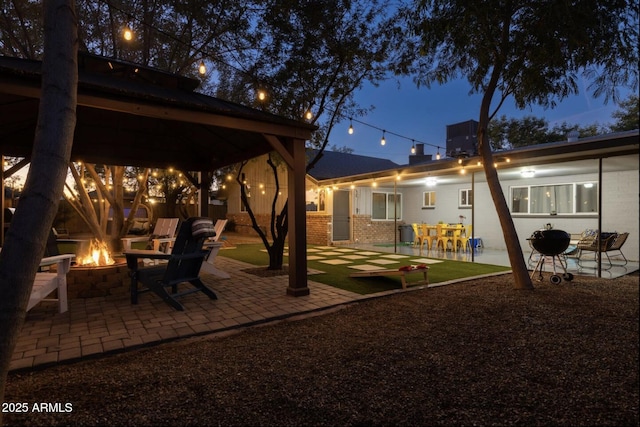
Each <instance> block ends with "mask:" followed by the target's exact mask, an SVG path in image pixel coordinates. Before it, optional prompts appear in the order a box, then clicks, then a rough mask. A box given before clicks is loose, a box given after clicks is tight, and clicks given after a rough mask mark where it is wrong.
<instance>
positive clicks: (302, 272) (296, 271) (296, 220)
mask: <svg viewBox="0 0 640 427" xmlns="http://www.w3.org/2000/svg"><path fill="white" fill-rule="evenodd" d="M287 145H288V146H289V147H287V148H288V151H289V152H290V153H291V154H292V155H293V165H292V166H290V167H288V168H287V171H288V189H289V205H288V212H287V215H288V217H289V287H288V288H287V294H288V295H293V296H296V297H298V296H303V295H309V286H308V284H307V211H306V206H305V203H306V202H305V196H306V193H305V190H306V188H305V180H306V176H307V172H306V166H307V164H306V163H307V161H306V152H305V141H304V140H301V139H293V140H290V142H289V144H287Z"/></svg>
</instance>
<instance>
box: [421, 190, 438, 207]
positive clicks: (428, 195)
mask: <svg viewBox="0 0 640 427" xmlns="http://www.w3.org/2000/svg"><path fill="white" fill-rule="evenodd" d="M435 206H436V192H435V191H425V192H424V193H422V207H423V208H434V207H435Z"/></svg>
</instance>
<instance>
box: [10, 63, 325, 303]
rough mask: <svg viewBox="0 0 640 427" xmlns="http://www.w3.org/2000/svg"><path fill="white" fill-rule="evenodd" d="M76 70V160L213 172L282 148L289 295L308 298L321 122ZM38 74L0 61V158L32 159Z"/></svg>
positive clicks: (146, 73)
mask: <svg viewBox="0 0 640 427" xmlns="http://www.w3.org/2000/svg"><path fill="white" fill-rule="evenodd" d="M78 68H79V75H78V103H77V110H76V113H77V120H76V131H75V136H74V142H73V148H72V152H71V159H72V160H82V161H84V162H89V163H100V164H109V165H123V166H147V167H158V168H168V167H174V168H176V169H179V170H183V171H199V172H208V171H213V170H215V169H218V168H220V167H222V166H226V165H230V164H233V163H236V162H239V161H242V160H246V159H250V158H253V157H257V156H259V155H262V154H266V153H268V152H271V151H274V150H275V151H277V152H278V153H279V154H280V155H281V156H282V158H283V159H284V160H285V162H286V163H287V165H288V166H289V168H288V173H289V194H288V200H289V204H288V209H289V211H288V222H289V235H288V236H289V264H290V266H291V268H290V269H289V287H288V288H287V294H289V295H294V296H302V295H308V294H309V288H308V286H307V259H306V236H305V230H306V222H305V221H306V218H305V197H304V196H305V189H304V185H305V141H306V140H308V139H310V138H311V133H312V132H313V131H314V130H315V129H316V127H315V126H312V125H310V124H308V123H304V122H299V121H295V120H289V119H286V118H283V117H279V116H275V115H272V114H268V113H265V112H263V111H260V110H256V109H253V108H248V107H244V106H242V105H238V104H234V103H231V102H227V101H224V100H221V99H218V98H213V97H210V96H206V95H203V94H199V93H196V92H194V91H193V90H194V89H195V88H196V87H197V86H198V81H197V80H193V79H190V78H185V77H180V76H176V75H172V74H168V73H164V72H160V71H158V70H153V69H150V68H145V67H141V66H139V65H136V64H131V63H126V62H121V61H115V60H110V59H108V58H102V57H97V56H93V55H88V54H80V55H79V57H78ZM41 75H42V63H41V62H39V61H29V60H24V59H17V58H8V57H0V154H2V155H9V156H16V157H25V158H28V157H29V156H30V154H31V151H32V147H33V140H34V135H35V129H36V123H37V120H38V105H39V99H40V92H41V89H40V86H41V84H40V82H41ZM3 175H4V174H3ZM201 177H202V178H201V179H202V180H207V179H208V177H207V176H206V174H202V175H201ZM202 180H201V182H200V183H199V184H200V187H201V191H200V205H201V206H200V209H201V214H202V215H206V207H207V206H206V204H207V203H208V195H207V193H208V185H206V184H207V182H206V181H202ZM0 182H2V181H1V180H0Z"/></svg>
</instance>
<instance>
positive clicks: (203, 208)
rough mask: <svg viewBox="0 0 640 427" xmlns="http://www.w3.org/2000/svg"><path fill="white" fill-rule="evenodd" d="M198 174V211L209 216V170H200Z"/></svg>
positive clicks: (201, 214)
mask: <svg viewBox="0 0 640 427" xmlns="http://www.w3.org/2000/svg"><path fill="white" fill-rule="evenodd" d="M198 175H200V179H199V181H200V192H199V193H198V205H199V206H198V211H199V215H200V216H203V217H207V218H208V217H209V187H210V186H211V178H210V177H209V172H205V171H202V172H200V173H199V174H198Z"/></svg>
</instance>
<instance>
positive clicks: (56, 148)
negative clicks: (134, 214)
mask: <svg viewBox="0 0 640 427" xmlns="http://www.w3.org/2000/svg"><path fill="white" fill-rule="evenodd" d="M43 8H44V31H45V38H44V39H45V43H44V59H43V61H42V95H41V98H40V107H39V108H40V109H39V113H38V123H37V126H36V134H35V138H34V145H33V152H32V155H31V167H30V168H29V173H28V175H27V179H26V183H25V187H24V191H23V193H22V197H21V198H20V204H19V205H18V207H17V209H16V212H15V216H14V217H13V218H12V221H11V227H10V228H9V231H8V233H7V238H6V241H5V244H4V247H3V248H2V251H1V252H0V330H1V331H2V334H1V335H0V369H1V370H2V372H1V374H2V376H1V377H0V401H2V402H4V392H5V384H6V379H7V372H8V370H9V364H10V361H11V357H12V355H13V351H14V348H15V344H16V341H17V339H18V334H19V333H20V329H21V327H22V324H23V323H24V318H25V314H26V307H27V303H28V301H29V295H30V294H31V288H32V287H33V280H34V278H35V275H36V271H37V269H38V265H39V263H40V260H41V258H42V255H43V254H44V248H45V243H46V241H47V237H48V235H49V232H50V230H51V226H52V225H53V220H54V218H55V215H56V212H57V210H58V205H59V202H60V198H61V197H62V192H63V189H64V181H65V179H66V176H67V167H68V164H69V158H70V156H71V146H72V145H73V134H74V130H75V124H76V104H77V86H78V58H77V51H78V36H77V21H76V15H75V2H74V1H73V0H46V1H45V2H44V4H43ZM0 424H2V412H0Z"/></svg>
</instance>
